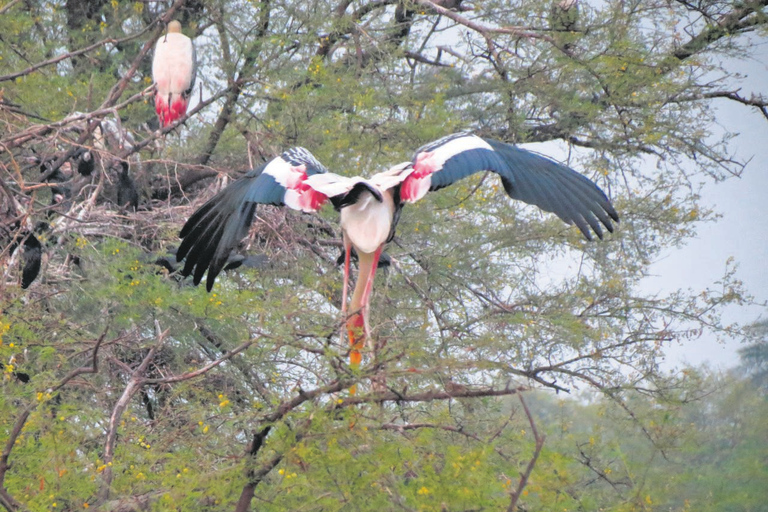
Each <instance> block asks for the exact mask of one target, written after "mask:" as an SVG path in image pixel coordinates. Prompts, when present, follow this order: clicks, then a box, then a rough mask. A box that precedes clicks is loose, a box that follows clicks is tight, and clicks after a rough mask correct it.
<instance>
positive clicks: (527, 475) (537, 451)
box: [507, 393, 546, 512]
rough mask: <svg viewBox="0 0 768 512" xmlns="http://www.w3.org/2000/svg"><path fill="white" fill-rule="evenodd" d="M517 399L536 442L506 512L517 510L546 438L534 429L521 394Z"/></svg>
mask: <svg viewBox="0 0 768 512" xmlns="http://www.w3.org/2000/svg"><path fill="white" fill-rule="evenodd" d="M517 397H518V398H519V399H520V403H521V404H522V405H523V410H524V411H525V415H526V417H527V418H528V423H529V424H530V425H531V433H533V439H534V440H535V441H536V445H535V447H534V449H533V455H532V456H531V460H529V461H528V465H527V466H526V467H525V471H523V472H522V474H521V475H520V480H519V481H518V483H517V488H516V489H514V490H512V491H510V493H509V494H510V501H509V506H508V507H507V512H515V509H516V508H517V502H518V500H519V499H520V496H521V495H522V492H523V489H525V486H526V485H528V479H529V478H530V477H531V473H532V472H533V468H534V467H535V466H536V461H537V460H538V459H539V455H540V454H541V448H542V447H543V446H544V440H545V439H546V436H545V435H544V434H540V433H539V430H538V429H537V428H536V422H535V421H534V420H533V416H532V415H531V411H530V410H529V409H528V405H527V404H526V403H525V400H524V399H523V395H522V393H520V394H518V395H517Z"/></svg>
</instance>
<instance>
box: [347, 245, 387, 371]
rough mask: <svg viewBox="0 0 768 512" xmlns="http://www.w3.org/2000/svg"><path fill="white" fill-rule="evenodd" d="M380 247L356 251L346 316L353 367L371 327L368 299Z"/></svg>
mask: <svg viewBox="0 0 768 512" xmlns="http://www.w3.org/2000/svg"><path fill="white" fill-rule="evenodd" d="M380 254H381V249H377V250H376V252H374V253H373V254H371V253H364V252H361V251H358V252H357V256H358V263H359V265H358V268H359V273H358V276H357V283H356V284H355V291H354V293H353V294H352V300H350V308H349V309H350V311H351V313H350V315H349V318H347V334H348V335H349V344H350V352H349V364H350V366H352V367H353V368H356V367H357V366H359V365H360V362H361V361H362V359H363V358H362V355H361V354H360V349H361V348H363V343H364V342H365V339H366V337H369V336H370V333H371V329H370V327H369V325H368V300H369V299H370V296H371V288H372V287H373V278H374V275H375V274H376V264H377V262H378V260H379V255H380Z"/></svg>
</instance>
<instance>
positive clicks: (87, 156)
mask: <svg viewBox="0 0 768 512" xmlns="http://www.w3.org/2000/svg"><path fill="white" fill-rule="evenodd" d="M72 161H73V162H74V164H75V169H77V172H78V173H79V174H80V175H82V176H90V175H91V173H92V172H93V169H94V165H95V162H94V159H93V153H91V152H90V151H89V150H87V149H85V148H80V149H78V150H77V151H76V152H75V154H74V155H72Z"/></svg>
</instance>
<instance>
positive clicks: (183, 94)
mask: <svg viewBox="0 0 768 512" xmlns="http://www.w3.org/2000/svg"><path fill="white" fill-rule="evenodd" d="M196 74H197V67H196V64H195V46H194V45H193V44H192V40H191V39H190V38H188V37H187V36H185V35H184V34H182V33H181V23H179V22H178V21H175V20H174V21H171V22H170V23H169V24H168V32H167V33H166V34H165V36H163V37H161V38H160V39H159V40H158V41H157V45H156V46H155V56H154V58H153V59H152V78H153V80H154V82H155V110H156V111H157V117H158V119H159V120H160V126H161V127H165V126H168V125H170V124H171V123H173V122H174V121H176V120H178V119H180V118H181V117H182V116H183V115H184V114H186V112H187V103H188V101H189V96H190V94H191V93H192V87H194V85H195V76H196Z"/></svg>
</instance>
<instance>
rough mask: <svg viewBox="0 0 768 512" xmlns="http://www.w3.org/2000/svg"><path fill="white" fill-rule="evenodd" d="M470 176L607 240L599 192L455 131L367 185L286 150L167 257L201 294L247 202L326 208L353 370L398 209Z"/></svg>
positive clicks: (539, 160) (244, 221) (610, 216)
mask: <svg viewBox="0 0 768 512" xmlns="http://www.w3.org/2000/svg"><path fill="white" fill-rule="evenodd" d="M479 171H492V172H495V173H496V174H498V175H499V176H500V177H501V183H502V185H503V186H504V190H506V192H507V194H508V195H509V196H510V197H512V198H513V199H519V200H521V201H524V202H526V203H529V204H534V205H536V206H538V207H539V208H541V209H542V210H546V211H548V212H553V213H554V214H555V215H557V216H558V217H560V218H561V219H562V220H563V221H565V222H566V223H568V224H576V226H577V227H578V228H579V230H581V232H582V233H583V234H584V236H585V237H586V238H587V239H589V240H591V239H592V232H594V233H595V234H596V235H597V236H598V237H599V238H601V239H602V237H603V230H602V227H601V224H602V226H605V228H607V229H608V231H611V232H613V228H614V226H613V222H618V220H619V217H618V215H617V213H616V210H614V208H613V206H612V205H611V202H610V201H609V200H608V198H607V197H606V196H605V194H604V193H603V191H602V190H600V189H599V188H598V187H597V185H595V184H594V183H593V182H592V181H590V180H589V179H587V178H585V177H584V176H582V175H581V174H579V173H577V172H576V171H574V170H572V169H570V168H569V167H566V166H564V165H561V164H559V163H557V162H554V161H553V160H550V159H548V158H545V157H542V156H539V155H537V154H534V153H531V152H530V151H526V150H524V149H520V148H518V147H515V146H512V145H509V144H505V143H503V142H499V141H496V140H492V139H485V138H481V137H478V136H476V135H472V134H470V133H457V134H453V135H449V136H447V137H444V138H442V139H439V140H437V141H435V142H432V143H430V144H427V145H425V146H423V147H421V148H420V149H418V150H417V151H416V154H415V155H414V157H413V160H411V161H410V162H404V163H401V164H398V165H396V166H394V167H392V168H391V169H389V170H388V171H385V172H382V173H379V174H375V175H374V176H372V177H371V178H368V179H366V178H362V177H359V176H355V177H352V178H348V177H344V176H339V175H338V174H333V173H330V172H328V171H327V170H326V169H325V167H323V165H322V164H320V163H319V162H318V161H317V160H316V159H315V158H314V157H313V156H312V154H311V153H310V152H309V151H307V150H306V149H304V148H292V149H289V150H287V151H285V152H284V153H283V154H282V155H280V156H279V157H277V158H275V159H273V160H271V161H270V162H268V163H267V164H265V165H262V166H261V167H259V168H258V169H254V170H252V171H250V172H248V173H247V174H246V175H245V176H243V177H242V178H240V179H239V180H237V181H235V182H233V183H231V184H230V185H229V186H228V187H226V188H225V189H224V190H222V191H221V192H219V193H218V194H216V195H215V196H214V197H213V198H211V199H210V200H209V201H208V202H207V203H205V204H204V205H203V206H202V207H201V208H200V209H199V210H197V211H196V212H195V213H194V214H192V216H191V217H190V218H189V220H187V223H186V224H185V225H184V227H183V228H182V230H181V233H180V235H179V236H180V237H181V238H182V239H183V240H182V243H181V245H180V247H179V249H178V252H177V254H176V258H177V260H178V261H181V260H182V259H184V258H186V263H185V265H184V269H183V270H182V274H183V275H185V276H187V275H190V274H192V275H193V281H194V283H195V284H198V283H199V282H200V280H201V279H202V277H203V274H205V272H206V270H207V271H208V279H207V282H206V287H207V289H208V291H210V290H211V288H212V286H213V283H214V280H215V279H216V276H217V275H218V274H219V272H221V269H222V268H223V266H224V265H225V264H226V262H227V258H228V256H229V253H230V252H231V251H232V249H233V248H234V247H235V246H236V245H237V243H238V242H239V241H240V240H241V239H242V238H243V237H245V236H246V235H247V233H248V228H249V226H250V224H251V221H252V220H253V216H254V212H255V209H256V205H257V204H273V205H285V206H288V207H290V208H293V209H296V210H301V211H305V212H313V211H317V210H318V209H319V208H320V207H321V206H322V205H323V204H324V203H325V202H326V200H330V201H331V203H332V204H333V206H334V207H335V208H336V209H337V210H340V211H341V231H342V237H343V243H344V251H345V258H344V288H343V292H342V313H343V315H344V317H345V318H346V326H347V331H348V333H349V340H350V344H351V351H350V362H351V363H352V365H353V366H356V365H358V364H359V363H360V360H361V355H360V349H361V348H362V344H363V341H364V340H365V339H366V338H367V337H369V336H370V328H369V326H368V304H369V300H370V296H371V288H372V286H373V280H374V274H375V272H376V267H377V264H378V261H379V257H380V256H381V251H382V249H383V247H384V245H386V243H387V242H389V241H390V240H391V239H392V237H393V236H394V232H395V227H396V225H397V222H398V220H399V218H400V212H401V209H402V207H403V204H405V203H412V202H414V201H418V200H419V199H421V198H422V197H424V196H425V195H426V193H427V192H429V191H432V190H438V189H441V188H443V187H447V186H448V185H451V184H452V183H454V182H456V181H458V180H460V179H462V178H464V177H466V176H469V175H470V174H474V173H476V172H479ZM352 248H354V249H355V251H356V252H357V254H358V257H359V275H358V279H357V283H356V285H355V289H354V292H353V294H352V299H351V301H350V304H349V306H348V307H347V287H348V282H349V261H350V254H351V250H352ZM348 310H349V311H351V315H350V316H349V317H348V318H347V316H346V314H347V311H348Z"/></svg>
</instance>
